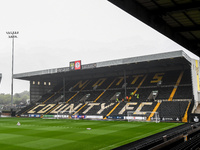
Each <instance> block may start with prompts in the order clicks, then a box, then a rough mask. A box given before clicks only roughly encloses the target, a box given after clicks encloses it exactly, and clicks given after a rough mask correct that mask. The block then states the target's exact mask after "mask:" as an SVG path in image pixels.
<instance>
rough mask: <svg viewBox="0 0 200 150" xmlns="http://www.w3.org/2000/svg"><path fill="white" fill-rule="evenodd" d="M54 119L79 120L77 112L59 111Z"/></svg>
mask: <svg viewBox="0 0 200 150" xmlns="http://www.w3.org/2000/svg"><path fill="white" fill-rule="evenodd" d="M55 117H56V119H75V120H78V119H79V117H78V112H76V111H59V112H58V113H57V115H55Z"/></svg>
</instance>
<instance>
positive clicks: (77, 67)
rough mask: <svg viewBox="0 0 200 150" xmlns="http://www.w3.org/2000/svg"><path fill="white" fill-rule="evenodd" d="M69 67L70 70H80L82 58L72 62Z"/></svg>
mask: <svg viewBox="0 0 200 150" xmlns="http://www.w3.org/2000/svg"><path fill="white" fill-rule="evenodd" d="M69 67H70V70H80V69H81V60H77V61H72V62H70V63H69Z"/></svg>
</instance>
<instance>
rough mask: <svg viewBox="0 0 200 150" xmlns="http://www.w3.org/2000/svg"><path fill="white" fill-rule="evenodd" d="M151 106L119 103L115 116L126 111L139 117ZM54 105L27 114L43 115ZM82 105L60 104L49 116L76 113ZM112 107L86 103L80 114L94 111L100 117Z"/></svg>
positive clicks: (40, 107)
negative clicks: (64, 112) (119, 108)
mask: <svg viewBox="0 0 200 150" xmlns="http://www.w3.org/2000/svg"><path fill="white" fill-rule="evenodd" d="M138 104H140V105H138ZM152 104H153V103H152V102H142V103H137V102H134V103H132V102H130V103H121V105H122V108H121V110H119V112H118V113H117V114H118V115H119V116H121V115H123V114H124V113H126V111H131V110H134V111H135V113H134V114H135V115H141V114H142V115H143V114H146V112H143V111H141V110H142V108H143V107H145V106H149V105H152ZM55 105H56V104H39V105H37V106H35V107H34V108H33V109H31V110H29V111H28V114H45V113H47V112H48V111H49V110H51V109H52V108H53V107H54V106H55ZM83 105H84V103H79V104H78V105H77V104H74V103H71V104H60V105H59V106H58V107H57V108H56V109H54V110H53V111H51V112H50V114H57V113H58V112H61V111H69V110H71V111H77V110H78V109H80V108H81V107H82V106H83ZM113 107H115V103H88V104H87V105H85V107H84V109H83V110H82V114H84V115H87V113H88V112H90V111H94V110H95V111H96V112H94V114H96V115H101V114H102V113H104V112H105V111H107V110H108V108H109V109H112V108H113ZM36 110H37V111H36Z"/></svg>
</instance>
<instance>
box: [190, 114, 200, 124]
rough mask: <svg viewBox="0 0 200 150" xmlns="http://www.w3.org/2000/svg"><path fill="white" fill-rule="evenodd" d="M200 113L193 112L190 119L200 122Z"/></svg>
mask: <svg viewBox="0 0 200 150" xmlns="http://www.w3.org/2000/svg"><path fill="white" fill-rule="evenodd" d="M199 118H200V114H191V115H190V121H191V122H199Z"/></svg>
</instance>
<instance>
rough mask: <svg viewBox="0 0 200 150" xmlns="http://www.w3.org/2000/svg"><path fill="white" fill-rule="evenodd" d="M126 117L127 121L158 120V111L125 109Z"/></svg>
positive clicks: (157, 121)
mask: <svg viewBox="0 0 200 150" xmlns="http://www.w3.org/2000/svg"><path fill="white" fill-rule="evenodd" d="M126 119H127V120H128V122H131V121H144V122H148V121H150V122H156V123H159V122H160V117H159V112H151V111H147V112H137V111H127V117H126Z"/></svg>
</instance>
